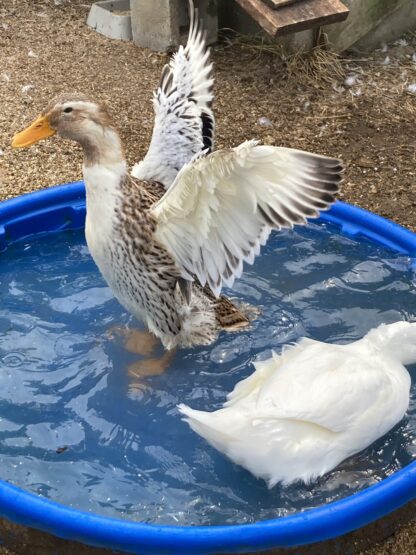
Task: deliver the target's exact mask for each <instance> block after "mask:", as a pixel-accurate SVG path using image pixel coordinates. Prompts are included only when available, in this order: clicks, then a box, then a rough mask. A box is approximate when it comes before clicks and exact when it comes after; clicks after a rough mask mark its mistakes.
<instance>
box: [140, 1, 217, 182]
mask: <svg viewBox="0 0 416 555" xmlns="http://www.w3.org/2000/svg"><path fill="white" fill-rule="evenodd" d="M189 9H190V18H191V23H190V29H189V36H188V41H187V44H186V46H185V47H183V46H180V47H179V50H178V52H177V53H176V54H175V55H174V56H173V57H172V59H171V61H170V63H169V64H168V65H166V66H165V67H164V69H163V72H162V77H161V81H160V85H159V88H158V89H157V91H155V93H154V97H153V106H154V111H155V123H154V128H153V135H152V140H151V143H150V147H149V150H148V152H147V154H146V156H145V158H144V160H143V161H141V162H139V163H138V164H136V165H135V166H134V168H133V170H132V175H133V176H134V177H138V178H139V179H143V180H149V181H150V180H155V181H159V182H161V183H162V184H163V185H164V186H165V188H166V189H168V188H169V186H170V185H171V184H172V183H173V181H174V179H175V177H176V175H177V173H178V171H179V170H180V169H181V168H182V167H183V166H184V165H185V164H186V163H188V162H189V161H190V160H191V159H192V157H193V156H194V155H195V154H197V153H198V152H200V151H201V150H207V151H211V150H212V147H213V142H214V114H213V111H212V108H211V106H212V100H213V93H212V87H213V83H214V80H213V78H212V63H210V61H209V49H208V48H207V46H206V40H205V33H204V32H203V31H202V29H201V23H200V21H199V20H198V12H197V10H194V8H193V3H192V2H190V8H189Z"/></svg>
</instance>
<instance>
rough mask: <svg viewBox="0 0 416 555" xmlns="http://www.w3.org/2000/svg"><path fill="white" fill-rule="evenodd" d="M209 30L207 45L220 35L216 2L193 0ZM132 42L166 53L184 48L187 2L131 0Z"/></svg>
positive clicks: (187, 22)
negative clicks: (181, 46) (182, 46)
mask: <svg viewBox="0 0 416 555" xmlns="http://www.w3.org/2000/svg"><path fill="white" fill-rule="evenodd" d="M194 1H195V7H197V8H198V11H199V16H200V17H201V18H202V19H203V21H204V28H205V29H206V30H207V40H208V43H213V42H216V40H217V34H218V17H217V0H194ZM130 6H131V22H132V32H133V41H134V42H135V43H136V44H137V45H138V46H144V47H147V48H151V49H152V50H159V51H162V52H164V51H166V50H170V49H172V48H176V47H177V46H178V45H179V44H184V43H185V42H186V38H187V35H188V29H189V16H188V1H187V0H153V1H152V2H149V0H130Z"/></svg>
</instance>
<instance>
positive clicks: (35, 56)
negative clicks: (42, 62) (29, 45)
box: [27, 50, 39, 58]
mask: <svg viewBox="0 0 416 555" xmlns="http://www.w3.org/2000/svg"><path fill="white" fill-rule="evenodd" d="M27 55H28V57H29V58H39V56H38V55H37V54H36V53H35V52H33V50H29V52H28V54H27Z"/></svg>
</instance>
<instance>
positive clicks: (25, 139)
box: [12, 116, 56, 148]
mask: <svg viewBox="0 0 416 555" xmlns="http://www.w3.org/2000/svg"><path fill="white" fill-rule="evenodd" d="M55 133H56V131H55V130H54V129H52V127H51V126H50V125H49V119H48V116H39V117H38V119H36V120H35V121H34V122H33V123H32V124H31V125H29V127H27V128H26V129H24V130H23V131H21V132H20V133H17V134H16V135H15V136H14V137H13V141H12V147H13V148H24V147H26V146H30V145H33V144H35V143H37V142H38V141H40V140H41V139H46V138H47V137H51V136H52V135H55Z"/></svg>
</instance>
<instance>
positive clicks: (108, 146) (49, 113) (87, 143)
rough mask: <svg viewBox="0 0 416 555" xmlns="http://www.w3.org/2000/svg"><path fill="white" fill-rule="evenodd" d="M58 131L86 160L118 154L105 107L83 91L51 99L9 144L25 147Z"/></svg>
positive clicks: (119, 151) (119, 148)
mask: <svg viewBox="0 0 416 555" xmlns="http://www.w3.org/2000/svg"><path fill="white" fill-rule="evenodd" d="M55 134H58V135H59V136H61V137H63V138H64V139H70V140H73V141H76V142H77V143H79V144H80V145H81V146H82V147H83V149H84V153H85V157H86V161H87V162H88V161H90V162H92V161H94V160H96V159H97V158H101V156H100V155H102V154H104V152H103V150H104V151H105V150H106V151H108V153H107V154H108V155H110V153H111V152H112V154H116V155H117V156H120V155H121V146H120V140H119V138H118V135H117V132H116V131H115V129H114V128H113V124H112V122H111V118H110V115H109V113H108V112H107V109H106V108H105V107H104V106H103V105H102V104H99V103H97V102H94V101H93V100H91V99H89V98H88V97H87V96H85V95H83V94H63V95H61V96H58V97H56V98H54V99H53V100H52V101H51V102H50V103H49V104H48V105H47V106H46V108H45V109H44V110H43V112H42V113H41V114H40V116H39V117H38V118H37V119H36V120H35V121H34V122H33V123H32V124H31V125H29V127H27V128H26V129H24V130H23V131H21V132H20V133H17V134H16V135H15V136H14V137H13V141H12V147H14V148H24V147H29V146H31V145H33V144H35V143H37V142H38V141H40V140H41V139H46V138H48V137H51V136H52V135H55Z"/></svg>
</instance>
